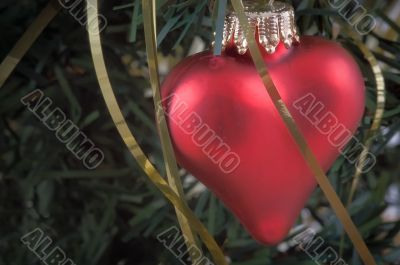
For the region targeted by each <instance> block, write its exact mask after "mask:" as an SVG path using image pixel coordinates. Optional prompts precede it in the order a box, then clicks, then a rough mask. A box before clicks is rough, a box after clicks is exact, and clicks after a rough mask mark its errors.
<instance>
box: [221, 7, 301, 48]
mask: <svg viewBox="0 0 400 265" xmlns="http://www.w3.org/2000/svg"><path fill="white" fill-rule="evenodd" d="M268 2H269V3H268ZM243 4H244V6H245V14H246V16H247V19H248V22H249V25H250V30H252V31H253V32H254V34H256V32H257V36H255V37H256V38H257V39H258V41H259V43H260V44H261V45H262V46H263V47H264V48H265V51H266V52H267V53H270V54H272V53H274V52H275V50H276V47H277V46H278V45H279V43H280V42H283V43H284V45H285V47H286V48H287V49H289V48H290V47H292V45H293V43H298V42H299V41H300V37H299V35H298V33H297V27H296V23H295V15H294V9H293V7H292V6H291V5H289V4H286V3H283V2H279V1H262V0H261V1H259V0H258V1H256V0H252V1H243ZM256 29H258V30H256ZM232 42H233V45H234V46H236V48H237V51H238V53H239V54H245V53H246V52H247V50H248V43H247V41H246V36H245V32H244V31H243V29H242V27H241V26H240V23H239V18H238V17H237V15H236V14H235V12H230V13H229V14H228V15H227V16H226V17H225V22H224V32H223V40H222V48H223V49H225V48H226V47H228V46H231V45H232Z"/></svg>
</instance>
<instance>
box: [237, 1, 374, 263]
mask: <svg viewBox="0 0 400 265" xmlns="http://www.w3.org/2000/svg"><path fill="white" fill-rule="evenodd" d="M232 5H233V7H234V9H235V11H236V13H237V14H238V17H239V21H240V24H241V26H242V28H244V29H247V30H246V40H247V42H248V44H249V49H250V53H251V57H252V59H253V61H254V64H255V66H256V68H257V71H258V73H259V75H260V77H261V78H262V81H263V83H264V86H265V88H266V90H267V92H268V94H269V96H270V98H271V100H272V101H273V103H274V105H275V107H276V109H277V110H278V112H279V115H280V116H281V118H282V120H283V121H284V123H285V125H286V127H287V129H288V130H289V132H290V134H291V135H292V137H293V139H294V140H295V141H296V144H297V145H298V147H299V150H300V151H301V154H302V156H303V157H304V159H305V161H306V162H307V164H308V166H309V168H310V169H311V170H312V172H313V173H314V175H315V177H316V180H317V182H318V184H319V186H320V187H321V189H322V191H323V192H324V194H325V196H326V197H327V199H328V201H329V203H330V205H331V206H332V208H333V210H334V211H335V213H336V215H337V217H338V218H339V220H340V221H341V222H342V224H343V227H344V229H345V231H346V233H347V234H348V236H349V238H350V239H351V241H352V242H353V244H354V246H355V248H356V250H357V252H358V254H359V255H360V257H361V259H362V260H363V261H364V263H365V264H367V265H376V263H375V260H374V258H373V256H372V254H371V253H370V251H369V249H368V247H367V245H366V244H365V242H364V240H363V238H362V237H361V235H360V233H359V232H358V230H357V228H356V226H355V225H354V223H353V221H352V220H351V218H350V216H349V214H348V212H347V210H346V208H345V207H344V205H343V204H342V202H341V201H340V198H339V196H338V195H337V194H336V192H335V190H334V189H333V187H332V185H331V184H330V182H329V179H328V177H327V176H326V175H325V173H324V171H323V170H322V168H321V166H320V165H319V163H318V160H317V159H316V157H315V156H314V154H313V153H312V151H311V149H310V147H309V146H308V145H307V141H306V139H305V138H304V136H303V135H302V133H301V132H300V130H299V129H298V127H297V125H296V123H295V121H294V119H293V117H292V115H291V114H290V112H289V109H288V108H287V106H286V104H285V103H284V102H283V100H282V98H281V96H280V94H279V91H278V89H277V88H276V86H275V84H274V83H273V81H272V79H271V77H270V76H269V74H268V70H267V67H266V65H265V63H264V60H263V58H262V55H261V52H260V50H259V47H258V45H257V43H256V41H255V38H254V32H252V31H251V30H249V28H250V27H249V23H248V19H247V17H246V15H245V12H244V7H243V4H242V2H241V0H232Z"/></svg>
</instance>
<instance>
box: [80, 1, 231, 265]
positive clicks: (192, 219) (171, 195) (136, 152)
mask: <svg viewBox="0 0 400 265" xmlns="http://www.w3.org/2000/svg"><path fill="white" fill-rule="evenodd" d="M88 3H90V6H91V7H93V8H88V9H87V14H88V19H89V20H90V21H95V23H91V26H92V28H91V30H90V31H89V42H90V49H91V52H92V58H93V63H94V67H95V71H96V76H97V79H98V82H99V85H100V89H101V92H102V94H103V97H104V100H105V102H106V105H107V108H108V110H109V112H110V114H111V117H112V119H113V121H114V123H115V125H116V127H117V130H118V132H119V133H120V135H121V137H122V139H123V141H124V143H125V144H126V146H127V147H128V149H129V151H130V152H131V154H132V155H133V157H134V158H135V159H136V160H137V162H138V164H139V165H140V167H141V168H142V169H143V171H144V172H145V173H146V175H147V176H148V177H149V179H150V180H151V181H152V182H153V184H154V185H155V186H156V187H157V188H158V189H159V190H160V191H161V192H162V193H163V195H164V196H165V197H166V198H167V199H168V200H169V201H170V202H171V203H172V204H173V205H174V206H175V207H176V208H177V209H178V210H179V211H180V212H181V213H182V214H183V215H184V216H185V217H186V218H187V220H188V221H189V223H190V226H191V227H192V229H193V230H194V231H196V232H197V234H198V235H199V236H200V238H201V239H202V240H203V242H204V244H205V245H206V247H207V248H208V250H209V251H210V253H211V255H212V256H213V258H214V262H215V263H216V264H218V265H227V263H226V260H225V256H224V254H223V253H222V251H221V249H220V248H219V246H218V244H217V243H216V242H215V240H214V238H213V237H212V236H211V235H210V234H209V233H208V231H207V229H206V228H205V227H204V225H203V224H202V223H201V222H200V221H199V220H198V219H197V217H196V216H195V215H194V213H193V212H192V211H191V210H190V209H189V207H188V206H187V205H186V204H185V203H184V202H183V201H182V199H181V198H180V197H179V196H178V195H177V194H176V193H175V192H174V190H172V189H171V187H170V186H169V185H168V183H167V182H166V181H165V180H164V179H163V178H162V177H161V175H160V173H159V172H158V171H157V170H156V169H155V167H154V166H153V165H152V164H151V162H150V161H149V160H148V159H147V157H146V155H145V154H144V153H143V151H142V149H141V148H140V146H139V145H138V143H137V141H136V139H135V137H134V136H133V134H132V132H131V131H130V129H129V127H128V125H127V123H126V120H125V118H124V117H123V115H122V112H121V109H120V107H119V105H118V103H117V99H116V97H115V95H114V92H113V89H112V86H111V82H110V79H109V76H108V73H107V70H106V66H105V61H104V55H103V51H102V48H101V40H100V32H99V23H98V22H99V21H98V6H97V0H88ZM88 6H89V5H88Z"/></svg>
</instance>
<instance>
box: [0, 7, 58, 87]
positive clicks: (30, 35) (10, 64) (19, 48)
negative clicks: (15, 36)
mask: <svg viewBox="0 0 400 265" xmlns="http://www.w3.org/2000/svg"><path fill="white" fill-rule="evenodd" d="M60 9H61V6H60V5H59V4H58V3H57V1H53V0H52V1H50V2H49V3H48V4H47V5H46V7H45V8H44V9H43V10H42V11H41V12H40V14H39V16H38V17H37V18H36V19H35V20H34V21H33V22H32V24H31V25H30V26H29V28H28V29H27V30H26V31H25V33H24V34H23V35H22V37H21V38H20V39H19V40H18V42H17V43H16V44H15V45H14V47H13V48H12V50H11V51H10V52H9V53H8V55H7V56H6V58H5V59H4V60H3V62H2V63H1V65H0V87H2V86H3V85H4V83H5V82H6V80H7V78H8V77H9V76H10V75H11V73H12V72H13V71H14V69H15V67H16V66H17V65H18V63H19V62H20V61H21V59H22V57H24V55H25V54H26V52H27V51H28V50H29V48H30V47H31V46H32V45H33V43H34V42H35V40H36V39H37V38H38V37H39V35H40V34H41V33H42V31H43V30H44V29H45V28H46V27H47V25H48V24H49V23H50V21H52V20H53V18H54V17H55V16H56V15H57V13H58V11H60Z"/></svg>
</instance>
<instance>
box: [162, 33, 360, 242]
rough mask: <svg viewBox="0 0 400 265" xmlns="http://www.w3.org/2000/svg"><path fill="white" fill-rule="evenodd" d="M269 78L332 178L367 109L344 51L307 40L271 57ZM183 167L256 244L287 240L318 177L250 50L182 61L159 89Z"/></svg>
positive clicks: (355, 72)
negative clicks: (256, 66) (285, 120)
mask: <svg viewBox="0 0 400 265" xmlns="http://www.w3.org/2000/svg"><path fill="white" fill-rule="evenodd" d="M263 52H264V53H263V56H264V60H265V63H266V65H267V66H268V71H269V74H270V76H271V78H272V80H273V81H274V83H275V85H276V87H277V89H278V90H279V93H280V94H281V96H282V98H283V101H284V102H285V103H286V105H287V106H288V107H289V111H290V113H291V114H292V115H293V117H294V119H295V121H296V123H297V125H298V126H299V129H300V130H301V132H302V133H303V135H304V136H305V138H306V140H307V142H308V144H309V146H310V148H311V149H312V151H313V153H314V154H315V155H316V157H317V158H318V160H319V162H320V164H321V166H322V167H323V169H324V170H325V171H327V170H328V169H329V168H330V166H332V164H333V163H334V161H335V159H336V158H337V157H338V155H339V154H340V151H341V150H342V149H343V146H344V145H345V144H346V142H347V141H348V140H349V139H350V137H351V134H352V133H353V132H354V131H355V130H356V128H357V126H358V123H359V122H360V119H361V117H362V115H363V111H364V93H365V91H364V90H365V88H364V82H363V78H362V75H361V73H360V70H359V68H358V66H357V65H356V63H355V62H354V60H353V59H352V57H351V55H349V54H348V53H347V51H346V50H344V49H343V48H342V47H341V46H340V45H339V44H337V43H334V42H331V41H327V40H324V39H322V38H318V37H303V38H302V39H301V41H300V44H299V45H297V46H293V47H291V48H290V49H286V48H285V47H284V46H283V44H280V45H279V46H278V47H277V50H276V52H275V53H273V54H268V53H267V52H265V51H263ZM162 97H163V107H164V109H165V112H166V116H167V120H168V126H169V129H170V134H171V138H172V141H173V146H174V149H175V152H176V157H177V160H178V162H179V164H180V165H181V166H182V167H184V168H185V169H187V170H188V171H189V172H190V173H191V174H193V175H194V176H195V177H196V178H198V179H199V180H200V181H201V182H202V183H204V184H205V185H206V186H207V187H208V188H210V189H211V190H212V191H213V192H214V193H215V194H216V195H217V196H218V197H219V198H220V199H221V200H222V201H223V202H224V204H225V205H226V206H227V207H228V208H229V209H231V210H232V212H233V213H234V214H235V215H236V216H237V217H238V218H239V219H240V221H241V223H242V224H243V225H244V226H245V228H246V229H247V230H248V231H249V233H250V234H251V235H252V236H253V237H254V238H255V239H256V240H258V241H259V242H261V243H264V244H276V243H278V242H280V241H281V240H282V239H284V238H285V236H286V234H287V233H288V231H289V229H290V228H291V227H292V225H293V224H294V223H295V221H296V218H297V217H298V215H299V213H300V211H301V209H302V208H303V207H304V205H305V204H306V202H307V199H308V198H309V196H310V195H311V193H312V191H313V190H314V188H315V187H316V180H315V178H314V176H313V174H312V172H311V171H310V169H309V168H308V166H307V164H306V162H305V160H304V158H303V157H302V156H301V154H300V151H299V149H298V147H297V145H296V143H295V141H294V140H293V138H292V137H291V135H290V133H289V131H288V129H287V128H286V127H285V125H284V123H283V121H282V119H281V117H280V116H279V114H278V111H277V110H276V109H275V107H274V104H273V103H272V101H271V98H270V97H269V95H268V93H267V91H266V88H265V87H264V85H263V82H262V80H261V78H260V76H259V75H258V73H257V71H256V68H255V66H254V64H253V62H252V59H251V57H250V55H249V53H248V52H247V53H245V54H243V55H240V54H239V53H237V52H236V50H234V49H229V48H228V49H226V51H225V52H224V53H223V55H222V56H218V57H216V56H213V55H212V54H211V53H210V52H204V53H200V54H197V55H194V56H191V57H189V58H186V59H185V60H183V61H182V62H181V63H180V64H179V65H178V66H177V67H176V68H175V69H174V70H173V71H172V72H171V73H170V74H169V76H168V77H167V78H166V80H165V81H164V83H163V86H162Z"/></svg>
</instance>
